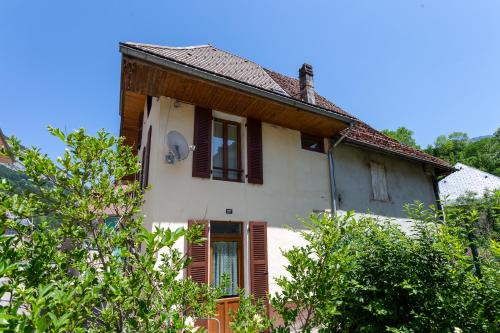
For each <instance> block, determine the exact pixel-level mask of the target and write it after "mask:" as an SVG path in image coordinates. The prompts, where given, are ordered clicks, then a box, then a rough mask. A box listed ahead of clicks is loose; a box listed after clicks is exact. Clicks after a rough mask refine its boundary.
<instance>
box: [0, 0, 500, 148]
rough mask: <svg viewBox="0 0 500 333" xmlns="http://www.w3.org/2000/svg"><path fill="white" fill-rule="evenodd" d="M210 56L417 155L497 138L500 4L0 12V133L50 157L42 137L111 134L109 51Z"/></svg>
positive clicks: (142, 5) (132, 4)
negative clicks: (449, 140)
mask: <svg viewBox="0 0 500 333" xmlns="http://www.w3.org/2000/svg"><path fill="white" fill-rule="evenodd" d="M120 41H138V42H144V43H154V44H164V45H173V46H182V45H193V44H207V43H210V44H213V45H215V46H217V47H219V48H222V49H224V50H227V51H230V52H233V53H236V54H238V55H241V56H243V57H245V58H249V59H251V60H253V61H255V62H257V63H260V64H261V65H263V66H264V67H267V68H270V69H273V70H275V71H279V72H282V73H284V74H287V75H291V76H297V72H298V68H299V67H300V65H301V64H302V63H303V62H308V63H311V64H312V65H313V67H314V72H315V77H314V79H315V86H316V89H317V90H318V91H319V92H320V93H321V94H323V95H325V96H326V97H328V98H329V99H331V100H332V101H334V102H335V103H336V104H338V105H339V106H341V107H342V108H344V109H345V110H347V111H348V112H350V113H352V114H354V115H356V116H357V117H359V118H361V119H363V120H365V121H366V122H368V123H369V124H370V125H372V126H374V127H375V128H377V129H384V128H390V129H395V128H397V127H398V126H406V127H408V128H410V129H412V130H414V131H415V137H416V139H417V142H418V143H419V144H421V145H424V146H425V145H427V144H429V143H432V142H433V141H434V139H435V138H436V137H437V136H438V135H439V134H447V133H451V132H453V131H465V132H467V133H469V135H470V136H471V137H474V136H479V135H485V134H490V133H493V132H494V131H495V129H496V128H497V127H499V126H500V1H498V0H489V1H488V0H481V1H472V0H446V1H445V0H432V1H430V0H420V1H414V0H405V1H401V0H393V1H385V0H378V1H373V0H366V1H353V0H343V1H340V0H335V1H333V0H330V1H293V0H288V1H257V0H254V1H235V0H231V1H206V0H205V1H187V0H185V1H172V0H163V1H123V0H122V1H118V0H114V1H112V0H108V1H80V2H77V1H1V2H0V43H1V44H0V45H1V46H2V47H1V50H0V100H1V101H2V105H1V106H0V112H1V123H0V127H1V128H2V129H3V131H4V132H5V133H7V134H9V135H11V134H15V135H16V136H18V137H20V138H21V139H22V140H23V143H25V144H26V145H36V146H39V147H41V148H42V150H43V151H45V152H47V153H48V154H49V155H50V156H57V155H58V154H60V152H61V149H62V146H61V145H60V144H58V143H57V141H56V140H55V139H52V138H51V137H50V136H49V135H48V133H47V131H46V126H47V125H49V124H51V125H54V126H58V127H61V128H63V129H66V130H67V131H71V130H73V129H75V128H79V127H85V128H87V129H88V130H89V131H90V132H92V133H95V132H96V131H97V130H98V129H100V128H106V129H107V130H109V131H110V132H112V133H114V134H118V126H119V116H118V102H119V99H118V96H119V94H118V92H119V75H120V54H119V52H118V42H120Z"/></svg>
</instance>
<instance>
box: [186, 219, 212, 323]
mask: <svg viewBox="0 0 500 333" xmlns="http://www.w3.org/2000/svg"><path fill="white" fill-rule="evenodd" d="M195 224H202V225H203V226H204V228H203V232H202V234H201V237H203V238H208V221H195V220H189V221H188V228H191V227H192V226H193V225H195ZM187 254H188V256H189V257H190V258H191V263H189V265H188V267H187V275H188V276H189V277H191V279H192V280H193V281H194V282H197V283H208V241H207V240H205V241H204V242H202V243H198V244H188V250H187ZM195 325H196V326H199V327H204V328H206V329H208V321H207V320H206V319H198V320H196V322H195Z"/></svg>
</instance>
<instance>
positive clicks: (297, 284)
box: [271, 204, 500, 332]
mask: <svg viewBox="0 0 500 333" xmlns="http://www.w3.org/2000/svg"><path fill="white" fill-rule="evenodd" d="M408 212H409V215H410V217H411V218H413V219H415V224H414V233H413V234H412V235H407V234H405V233H404V232H403V231H402V230H401V229H400V228H399V226H398V225H397V224H395V223H393V222H391V221H378V220H375V219H373V218H369V217H359V218H358V217H357V218H355V217H354V215H353V213H348V214H346V215H344V216H338V217H335V218H330V217H329V216H327V215H322V216H316V215H312V216H311V218H310V220H309V221H303V223H304V225H305V227H306V229H307V230H306V231H301V232H300V233H301V235H302V237H303V238H304V239H305V240H306V245H304V246H301V247H298V246H296V247H293V248H292V249H290V250H287V251H284V252H283V255H284V256H285V257H286V258H287V260H288V262H289V264H288V265H287V266H286V270H287V272H288V274H289V275H288V276H286V277H280V278H279V279H277V284H278V285H279V286H280V287H281V288H282V290H283V291H282V293H280V294H275V295H274V297H273V298H272V300H271V303H272V305H273V307H274V309H275V310H276V311H277V312H278V313H279V314H280V316H281V317H282V319H283V325H282V326H281V327H280V328H278V329H277V331H281V332H288V331H293V330H296V331H301V332H308V331H311V330H312V329H313V328H315V327H316V328H318V329H319V330H320V331H323V332H383V331H392V332H450V331H453V330H454V329H455V330H459V329H461V330H463V331H466V332H493V331H495V330H496V329H497V328H498V327H499V324H500V319H499V313H500V312H499V311H500V307H499V304H498V299H500V293H499V287H500V286H499V281H500V272H499V268H500V267H499V261H498V255H499V252H498V248H499V246H498V243H496V242H495V241H494V240H492V241H491V242H490V244H489V246H488V247H487V248H484V249H483V251H482V254H481V256H480V258H478V260H479V261H480V262H479V264H480V265H481V268H482V272H483V276H482V279H479V278H478V276H477V275H476V274H475V271H474V269H473V267H474V266H473V259H472V257H471V256H470V255H468V254H467V248H468V247H469V245H470V240H469V239H468V238H467V237H465V234H464V232H463V230H461V227H460V224H459V223H457V221H458V220H460V219H465V218H466V217H465V216H463V215H455V216H453V217H452V216H449V217H448V220H447V222H446V223H443V222H442V216H440V214H439V213H438V212H436V211H435V210H432V209H429V210H425V209H423V207H422V205H419V204H415V205H412V206H409V207H408Z"/></svg>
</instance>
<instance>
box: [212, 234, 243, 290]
mask: <svg viewBox="0 0 500 333" xmlns="http://www.w3.org/2000/svg"><path fill="white" fill-rule="evenodd" d="M212 246H213V252H212V253H213V257H212V284H213V285H214V286H215V287H217V286H219V285H221V284H222V282H223V279H224V278H226V279H229V286H228V288H227V289H226V296H230V295H237V294H238V242H219V241H216V242H213V244H212Z"/></svg>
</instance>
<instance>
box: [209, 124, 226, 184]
mask: <svg viewBox="0 0 500 333" xmlns="http://www.w3.org/2000/svg"><path fill="white" fill-rule="evenodd" d="M223 133H224V130H223V125H222V123H221V122H219V121H214V135H213V138H212V154H213V164H212V165H213V176H214V177H215V178H222V170H221V169H217V168H222V167H223V166H224V142H223V140H224V134H223Z"/></svg>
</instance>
